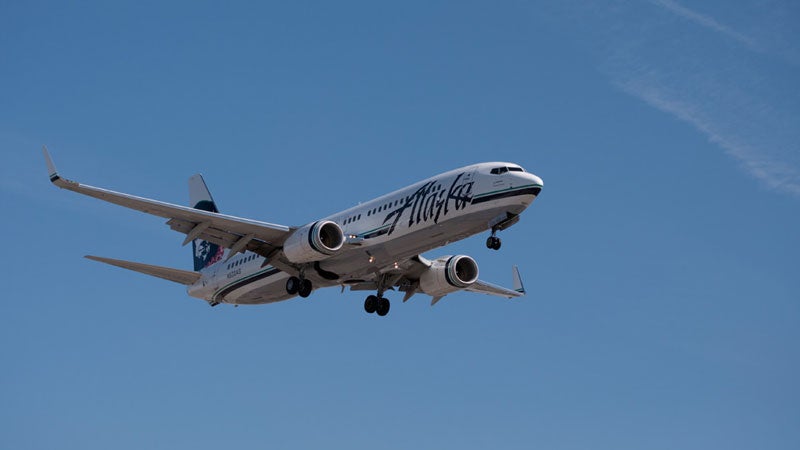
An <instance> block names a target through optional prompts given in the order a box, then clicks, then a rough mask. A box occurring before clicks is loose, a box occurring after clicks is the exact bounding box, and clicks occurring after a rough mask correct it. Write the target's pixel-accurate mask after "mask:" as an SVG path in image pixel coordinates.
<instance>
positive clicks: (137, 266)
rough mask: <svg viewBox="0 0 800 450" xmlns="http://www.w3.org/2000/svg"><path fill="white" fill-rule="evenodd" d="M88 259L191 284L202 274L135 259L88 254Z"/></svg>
mask: <svg viewBox="0 0 800 450" xmlns="http://www.w3.org/2000/svg"><path fill="white" fill-rule="evenodd" d="M85 258H86V259H91V260H92V261H98V262H101V263H105V264H110V265H112V266H116V267H121V268H123V269H128V270H132V271H134V272H139V273H143V274H145V275H150V276H151V277H158V278H161V279H164V280H168V281H172V282H175V283H180V284H185V285H187V286H188V285H191V284H194V283H196V282H197V280H199V279H200V274H199V273H197V272H189V271H188V270H181V269H173V268H170V267H162V266H154V265H151V264H142V263H137V262H133V261H124V260H121V259H111V258H102V257H100V256H92V255H86V256H85Z"/></svg>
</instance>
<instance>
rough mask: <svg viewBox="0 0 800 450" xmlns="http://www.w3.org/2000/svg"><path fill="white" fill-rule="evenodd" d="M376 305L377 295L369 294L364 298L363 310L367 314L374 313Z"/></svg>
mask: <svg viewBox="0 0 800 450" xmlns="http://www.w3.org/2000/svg"><path fill="white" fill-rule="evenodd" d="M377 306H378V297H376V296H374V295H370V296H369V297H367V299H366V300H364V311H366V312H367V314H372V313H374V312H375V309H376V308H377Z"/></svg>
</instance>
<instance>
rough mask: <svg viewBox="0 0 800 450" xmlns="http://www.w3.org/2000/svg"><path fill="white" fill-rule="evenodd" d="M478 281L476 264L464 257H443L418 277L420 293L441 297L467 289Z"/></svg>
mask: <svg viewBox="0 0 800 450" xmlns="http://www.w3.org/2000/svg"><path fill="white" fill-rule="evenodd" d="M477 280H478V263H476V262H475V260H474V259H472V258H470V257H469V256H465V255H456V256H443V257H441V258H439V259H437V260H436V261H433V263H432V264H431V266H430V267H428V269H427V270H426V271H425V272H423V273H422V275H421V276H420V277H419V287H420V289H421V290H422V292H424V293H426V294H428V295H431V296H433V297H441V296H444V295H447V294H449V293H451V292H455V291H458V290H460V289H464V288H468V287H470V286H471V285H472V283H474V282H476V281H477Z"/></svg>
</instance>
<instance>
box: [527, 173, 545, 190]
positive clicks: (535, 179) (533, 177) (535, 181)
mask: <svg viewBox="0 0 800 450" xmlns="http://www.w3.org/2000/svg"><path fill="white" fill-rule="evenodd" d="M527 175H528V176H529V177H530V180H531V183H532V184H538V185H539V187H544V181H542V179H541V178H539V177H537V176H536V175H534V174H532V173H529V174H527Z"/></svg>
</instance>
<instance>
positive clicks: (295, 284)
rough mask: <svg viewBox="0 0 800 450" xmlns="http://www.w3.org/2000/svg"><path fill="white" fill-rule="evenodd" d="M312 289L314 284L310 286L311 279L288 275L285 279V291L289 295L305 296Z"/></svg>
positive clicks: (309, 293)
mask: <svg viewBox="0 0 800 450" xmlns="http://www.w3.org/2000/svg"><path fill="white" fill-rule="evenodd" d="M313 289H314V286H312V284H311V281H309V280H306V279H305V278H298V277H289V279H288V280H286V293H287V294H289V295H295V294H297V295H299V296H300V297H303V298H306V297H308V296H309V295H311V291H312V290H313Z"/></svg>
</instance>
